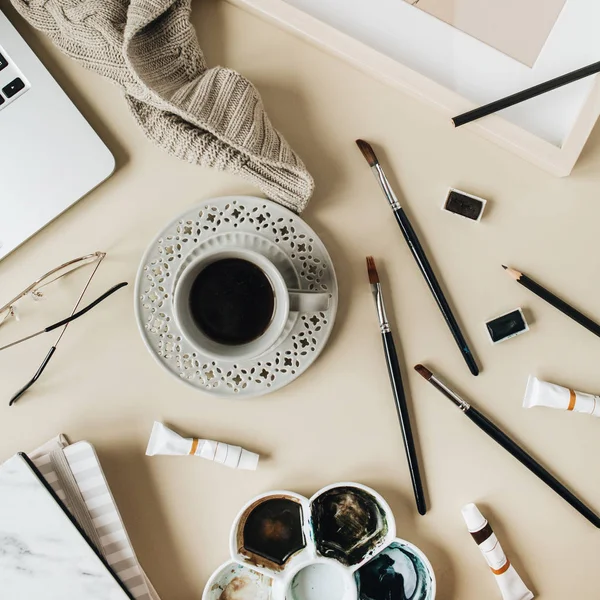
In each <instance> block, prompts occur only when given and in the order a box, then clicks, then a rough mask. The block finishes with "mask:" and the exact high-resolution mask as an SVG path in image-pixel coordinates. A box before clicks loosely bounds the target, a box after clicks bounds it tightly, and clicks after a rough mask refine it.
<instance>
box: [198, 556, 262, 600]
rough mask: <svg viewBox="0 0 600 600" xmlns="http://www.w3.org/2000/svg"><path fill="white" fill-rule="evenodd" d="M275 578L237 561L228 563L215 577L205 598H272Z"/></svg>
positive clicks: (257, 599) (228, 599)
mask: <svg viewBox="0 0 600 600" xmlns="http://www.w3.org/2000/svg"><path fill="white" fill-rule="evenodd" d="M272 584H273V580H272V579H271V578H270V577H267V576H266V575H262V574H261V573H258V572H256V571H254V570H252V569H250V568H248V567H245V566H243V565H240V564H237V563H233V562H232V563H228V564H226V565H225V566H224V567H223V568H222V569H221V570H220V571H219V572H218V573H217V574H216V575H215V576H214V578H213V580H212V583H211V584H210V587H209V588H208V589H207V591H206V592H205V596H204V598H205V600H270V599H271V595H272Z"/></svg>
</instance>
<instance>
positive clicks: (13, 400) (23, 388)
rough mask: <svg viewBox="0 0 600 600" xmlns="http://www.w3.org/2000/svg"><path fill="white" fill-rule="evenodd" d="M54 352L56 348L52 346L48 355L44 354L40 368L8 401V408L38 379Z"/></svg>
mask: <svg viewBox="0 0 600 600" xmlns="http://www.w3.org/2000/svg"><path fill="white" fill-rule="evenodd" d="M55 352H56V346H52V348H50V351H49V352H48V354H46V358H45V359H44V360H43V362H42V364H41V365H40V368H39V369H38V370H37V371H36V372H35V375H34V376H33V377H32V378H31V379H30V380H29V381H28V382H27V383H26V384H25V385H24V386H23V387H22V388H21V389H20V390H19V391H18V392H17V393H16V394H15V395H14V396H13V397H12V398H11V399H10V402H9V403H8V405H9V406H12V405H13V404H14V403H15V402H17V400H18V399H19V398H20V397H21V396H22V395H23V394H24V393H25V392H26V391H27V390H28V389H29V388H30V387H31V386H32V385H33V384H34V383H35V382H36V381H37V380H38V379H39V378H40V376H41V375H42V373H43V372H44V369H45V368H46V365H47V364H48V363H49V362H50V359H51V358H52V355H53V354H54V353H55Z"/></svg>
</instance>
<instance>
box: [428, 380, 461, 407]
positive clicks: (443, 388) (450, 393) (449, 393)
mask: <svg viewBox="0 0 600 600" xmlns="http://www.w3.org/2000/svg"><path fill="white" fill-rule="evenodd" d="M429 381H430V382H431V383H432V384H433V386H434V387H436V388H437V389H438V390H439V391H440V392H442V394H444V396H446V398H449V399H450V400H452V402H453V403H454V404H456V406H458V408H460V410H462V411H463V412H467V411H468V410H469V409H470V408H471V405H470V404H469V403H468V402H467V401H466V400H463V399H462V398H461V397H460V396H459V395H458V394H457V393H456V392H455V391H454V390H451V389H450V388H449V387H448V386H447V385H446V384H445V383H444V382H442V381H440V380H439V379H438V378H437V377H436V376H435V375H432V376H431V379H430V380H429Z"/></svg>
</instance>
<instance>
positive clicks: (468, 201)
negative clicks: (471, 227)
mask: <svg viewBox="0 0 600 600" xmlns="http://www.w3.org/2000/svg"><path fill="white" fill-rule="evenodd" d="M486 204H487V200H486V199H485V198H479V196H473V194H467V192H462V191H461V190H456V189H454V188H450V189H449V190H448V194H447V195H446V199H445V200H444V204H443V206H442V210H443V211H444V212H448V213H450V214H452V215H456V216H458V217H462V218H463V219H467V220H468V221H475V222H476V223H479V221H481V217H483V211H484V210H485V205H486Z"/></svg>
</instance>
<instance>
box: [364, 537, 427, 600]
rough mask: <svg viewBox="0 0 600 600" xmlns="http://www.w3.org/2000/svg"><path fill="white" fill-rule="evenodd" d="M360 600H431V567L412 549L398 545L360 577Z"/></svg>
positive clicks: (371, 564)
mask: <svg viewBox="0 0 600 600" xmlns="http://www.w3.org/2000/svg"><path fill="white" fill-rule="evenodd" d="M356 580H357V583H358V586H359V599H360V600H431V599H432V598H433V597H434V589H435V585H434V580H433V576H432V572H431V570H430V566H429V565H428V564H427V563H426V562H425V561H424V560H423V559H422V558H421V556H419V554H417V552H415V551H414V550H413V548H412V547H411V546H409V545H406V544H403V543H400V542H394V543H393V544H391V545H390V546H388V547H387V548H386V549H385V550H384V551H383V552H381V553H380V554H378V555H377V556H375V558H373V559H372V560H370V561H369V562H368V563H367V564H366V565H364V566H363V567H361V568H360V569H359V570H358V573H357V574H356Z"/></svg>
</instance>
